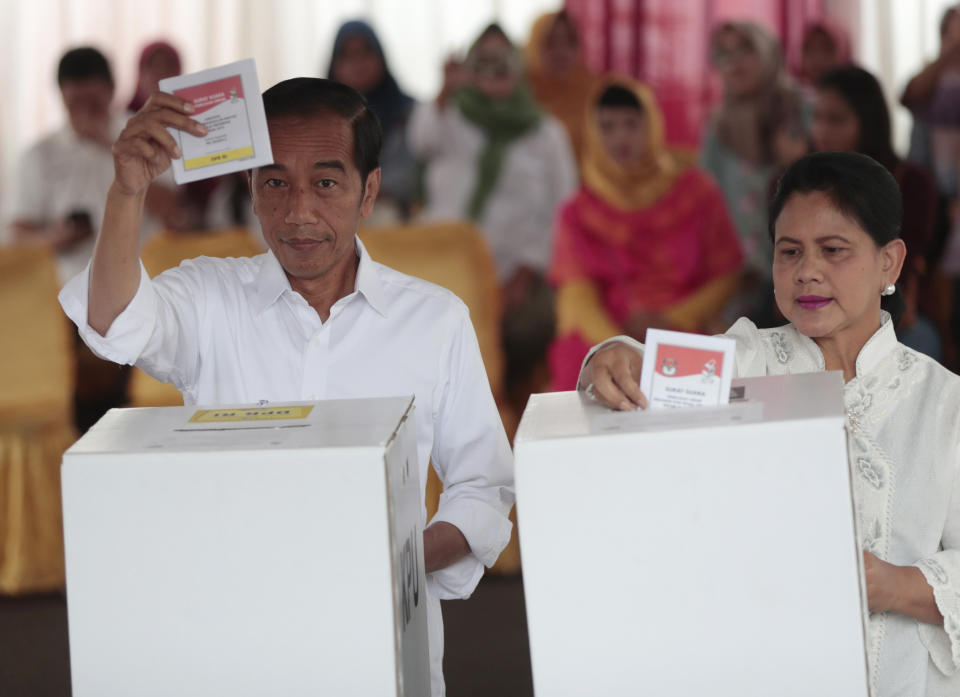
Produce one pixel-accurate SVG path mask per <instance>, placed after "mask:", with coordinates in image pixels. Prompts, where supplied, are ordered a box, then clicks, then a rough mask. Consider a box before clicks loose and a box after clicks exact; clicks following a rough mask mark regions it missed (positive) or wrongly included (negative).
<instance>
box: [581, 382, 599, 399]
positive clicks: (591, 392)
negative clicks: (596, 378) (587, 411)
mask: <svg viewBox="0 0 960 697" xmlns="http://www.w3.org/2000/svg"><path fill="white" fill-rule="evenodd" d="M583 393H584V394H585V395H587V397H588V398H589V399H590V401H592V402H596V401H597V395H596V394H595V393H594V384H593V383H592V382H591V383H590V384H589V385H587V388H586V389H585V390H584V391H583Z"/></svg>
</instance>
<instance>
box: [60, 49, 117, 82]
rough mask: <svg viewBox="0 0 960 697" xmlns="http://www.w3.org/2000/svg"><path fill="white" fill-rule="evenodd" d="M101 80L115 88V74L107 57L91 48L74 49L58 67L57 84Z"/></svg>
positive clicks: (61, 60) (64, 55) (65, 55)
mask: <svg viewBox="0 0 960 697" xmlns="http://www.w3.org/2000/svg"><path fill="white" fill-rule="evenodd" d="M94 78H95V79H99V80H103V81H104V82H106V83H107V84H108V85H110V86H111V87H112V86H113V74H112V73H111V72H110V64H109V63H108V62H107V58H106V56H104V55H103V54H102V53H100V51H98V50H97V49H95V48H93V47H91V46H81V47H80V48H74V49H71V50H69V51H67V52H66V53H64V54H63V57H62V58H61V59H60V64H59V65H58V66H57V84H58V85H60V86H61V87H62V86H63V83H65V82H74V81H80V80H90V79H94Z"/></svg>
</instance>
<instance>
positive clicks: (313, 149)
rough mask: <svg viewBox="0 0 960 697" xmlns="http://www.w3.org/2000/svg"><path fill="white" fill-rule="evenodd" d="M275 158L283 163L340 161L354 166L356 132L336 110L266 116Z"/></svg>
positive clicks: (279, 162) (297, 164)
mask: <svg viewBox="0 0 960 697" xmlns="http://www.w3.org/2000/svg"><path fill="white" fill-rule="evenodd" d="M267 127H268V129H269V131H270V146H271V148H272V150H273V155H274V160H275V161H276V163H277V164H278V165H283V166H297V167H303V166H310V167H313V166H314V165H315V164H316V163H318V162H340V163H342V164H343V166H344V168H346V169H351V168H353V166H354V164H353V132H352V129H351V128H350V123H349V122H348V121H347V119H345V118H344V117H342V116H339V115H337V114H329V113H322V114H317V115H315V116H277V117H272V118H269V119H268V120H267Z"/></svg>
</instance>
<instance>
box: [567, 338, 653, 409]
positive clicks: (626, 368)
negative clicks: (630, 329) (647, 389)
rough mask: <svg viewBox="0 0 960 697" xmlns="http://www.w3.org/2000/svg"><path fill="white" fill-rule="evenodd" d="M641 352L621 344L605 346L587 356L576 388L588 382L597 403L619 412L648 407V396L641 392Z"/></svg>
mask: <svg viewBox="0 0 960 697" xmlns="http://www.w3.org/2000/svg"><path fill="white" fill-rule="evenodd" d="M642 366H643V354H641V353H639V352H638V351H635V350H634V349H632V348H630V347H629V346H627V345H626V344H624V343H621V342H619V341H618V342H614V343H611V344H608V345H607V346H604V347H603V348H602V349H600V350H599V351H597V352H596V353H595V354H593V356H592V357H591V358H590V361H589V362H588V363H587V364H586V365H585V366H584V368H583V372H582V373H581V374H580V382H579V389H587V388H588V387H590V386H591V385H592V386H593V387H592V389H590V392H591V394H592V395H593V396H594V397H595V398H596V400H597V401H598V402H600V404H602V405H604V406H605V407H610V408H611V409H619V410H620V411H633V410H635V409H637V408H638V407H639V408H640V409H646V408H647V398H646V397H645V396H644V395H643V393H642V392H641V391H640V369H641V368H642Z"/></svg>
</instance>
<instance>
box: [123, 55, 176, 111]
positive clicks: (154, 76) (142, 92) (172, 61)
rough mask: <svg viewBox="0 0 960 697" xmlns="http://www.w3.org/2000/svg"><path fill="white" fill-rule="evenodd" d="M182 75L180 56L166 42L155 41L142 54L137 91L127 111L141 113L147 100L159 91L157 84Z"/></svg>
mask: <svg viewBox="0 0 960 697" xmlns="http://www.w3.org/2000/svg"><path fill="white" fill-rule="evenodd" d="M179 74H180V54H179V53H177V49H175V48H174V47H173V46H171V45H170V44H168V43H167V42H166V41H154V42H153V43H152V44H148V45H147V46H145V47H144V49H143V51H142V52H141V53H140V72H139V74H138V76H137V89H136V92H134V94H133V99H131V100H130V103H129V104H128V105H127V111H131V112H133V111H139V110H140V107H142V106H143V105H144V104H145V103H146V101H147V98H148V97H149V96H150V95H151V94H153V93H154V92H156V91H157V84H158V83H159V82H160V80H163V79H164V78H167V77H174V76H175V75H179Z"/></svg>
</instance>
